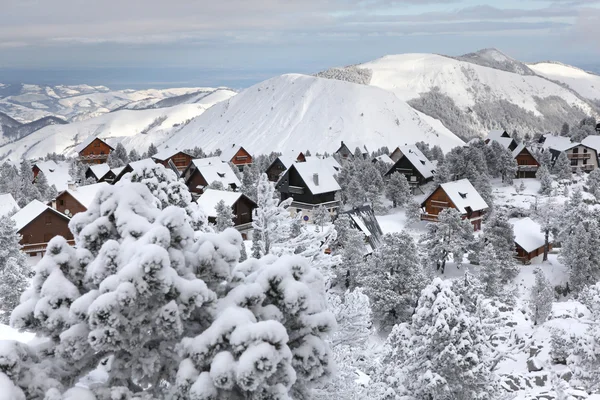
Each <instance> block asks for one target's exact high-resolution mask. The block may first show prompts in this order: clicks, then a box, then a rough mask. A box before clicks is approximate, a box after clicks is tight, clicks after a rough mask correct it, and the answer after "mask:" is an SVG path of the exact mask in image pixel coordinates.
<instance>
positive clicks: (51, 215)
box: [18, 207, 73, 256]
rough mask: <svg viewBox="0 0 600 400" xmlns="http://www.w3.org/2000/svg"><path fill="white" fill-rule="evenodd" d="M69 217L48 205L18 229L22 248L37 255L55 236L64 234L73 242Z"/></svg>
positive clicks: (32, 254) (63, 235) (30, 253)
mask: <svg viewBox="0 0 600 400" xmlns="http://www.w3.org/2000/svg"><path fill="white" fill-rule="evenodd" d="M69 221H70V219H69V217H67V216H66V215H64V214H61V213H59V212H57V211H56V210H53V209H51V208H50V207H48V208H47V209H46V210H45V211H43V212H42V213H41V214H39V215H38V216H37V217H36V218H34V219H33V220H32V221H31V222H29V223H28V224H27V225H25V226H24V227H23V228H21V229H20V230H19V231H18V234H19V235H21V241H20V242H19V243H20V244H21V245H22V246H23V247H22V250H23V251H24V252H25V253H27V254H29V255H31V256H35V255H37V253H39V252H44V251H45V250H46V247H47V246H48V242H49V241H50V240H52V238H54V237H55V236H62V237H64V238H65V239H67V240H68V241H70V243H73V234H72V233H71V231H70V230H69Z"/></svg>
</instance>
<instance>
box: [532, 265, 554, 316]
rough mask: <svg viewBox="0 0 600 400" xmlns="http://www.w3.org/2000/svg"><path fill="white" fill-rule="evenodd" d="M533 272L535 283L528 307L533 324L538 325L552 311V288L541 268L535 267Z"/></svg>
mask: <svg viewBox="0 0 600 400" xmlns="http://www.w3.org/2000/svg"><path fill="white" fill-rule="evenodd" d="M534 274H535V284H534V285H533V287H532V288H531V300H530V303H529V309H530V311H531V317H532V319H533V323H534V325H539V324H542V323H544V322H545V321H546V319H547V318H548V316H549V315H550V312H551V311H552V301H553V300H554V290H553V289H552V285H551V284H550V281H548V278H546V275H545V274H544V271H542V269H541V268H537V269H536V270H535V271H534Z"/></svg>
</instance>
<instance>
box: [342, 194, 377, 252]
mask: <svg viewBox="0 0 600 400" xmlns="http://www.w3.org/2000/svg"><path fill="white" fill-rule="evenodd" d="M341 214H346V215H348V217H350V220H351V221H352V224H353V225H354V228H355V229H357V230H359V231H360V232H362V233H363V234H364V235H365V254H371V253H372V252H373V251H375V249H377V248H378V247H379V246H380V245H381V239H382V238H383V231H382V230H381V226H379V222H378V221H377V218H376V217H375V212H374V211H373V208H372V207H371V206H370V205H363V206H360V207H355V208H353V209H352V210H348V211H344V212H341V213H340V215H341Z"/></svg>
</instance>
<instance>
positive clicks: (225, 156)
mask: <svg viewBox="0 0 600 400" xmlns="http://www.w3.org/2000/svg"><path fill="white" fill-rule="evenodd" d="M241 148H242V146H240V145H239V144H233V145H231V146H230V147H227V148H225V149H223V151H221V155H220V156H219V157H220V158H221V161H224V162H229V161H231V160H232V159H233V157H234V156H235V155H236V153H237V152H238V151H239V150H240V149H241ZM246 151H247V150H246Z"/></svg>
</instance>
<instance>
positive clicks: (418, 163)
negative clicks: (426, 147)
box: [400, 144, 435, 179]
mask: <svg viewBox="0 0 600 400" xmlns="http://www.w3.org/2000/svg"><path fill="white" fill-rule="evenodd" d="M400 151H401V152H402V155H403V156H404V157H406V158H407V159H408V161H410V163H411V164H412V165H413V166H414V167H415V168H416V169H417V171H419V173H420V174H421V175H422V176H423V178H425V179H429V178H432V177H433V173H434V172H435V165H433V164H432V163H431V161H429V159H428V158H427V157H425V155H424V154H423V153H422V152H421V150H419V148H418V147H417V146H415V145H414V144H411V145H408V146H400Z"/></svg>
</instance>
